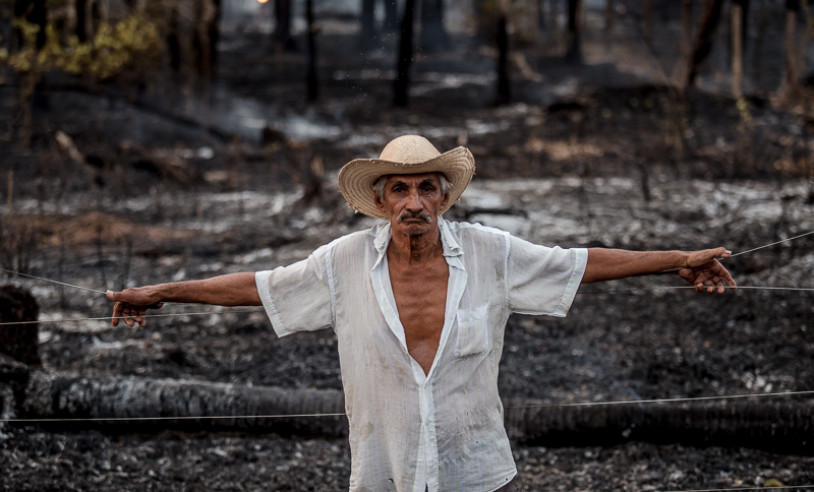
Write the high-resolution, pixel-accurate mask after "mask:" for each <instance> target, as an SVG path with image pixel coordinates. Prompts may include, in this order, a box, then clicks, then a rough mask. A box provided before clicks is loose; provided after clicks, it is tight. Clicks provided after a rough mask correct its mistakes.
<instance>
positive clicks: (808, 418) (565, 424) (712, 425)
mask: <svg viewBox="0 0 814 492" xmlns="http://www.w3.org/2000/svg"><path fill="white" fill-rule="evenodd" d="M505 408H506V410H505V412H506V422H507V427H508V429H509V432H510V435H512V434H514V437H515V438H516V439H517V440H519V441H522V442H524V443H526V444H535V443H541V444H542V443H544V444H545V445H546V446H581V445H613V444H620V443H623V442H628V441H646V442H654V443H658V444H667V443H681V444H687V445H701V446H737V447H748V448H754V449H765V450H770V451H775V452H777V451H780V452H784V453H810V452H811V451H813V450H814V408H812V405H811V402H810V401H802V402H793V401H777V402H768V401H758V400H752V401H750V400H745V401H738V402H733V401H720V402H692V403H681V404H678V403H656V404H647V405H644V404H639V405H636V404H626V405H599V406H594V405H585V406H562V407H558V406H547V405H544V404H537V405H535V404H534V403H533V402H530V401H517V402H507V404H506V407H505Z"/></svg>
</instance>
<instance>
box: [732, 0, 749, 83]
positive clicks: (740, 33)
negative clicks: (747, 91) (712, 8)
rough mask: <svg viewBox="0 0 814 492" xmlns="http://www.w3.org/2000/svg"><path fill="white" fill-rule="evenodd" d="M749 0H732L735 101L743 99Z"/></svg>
mask: <svg viewBox="0 0 814 492" xmlns="http://www.w3.org/2000/svg"><path fill="white" fill-rule="evenodd" d="M748 4H749V2H748V0H732V12H731V14H732V29H731V34H732V38H731V40H730V43H731V49H732V96H733V97H734V98H735V99H740V98H742V97H743V49H744V48H743V41H744V28H745V23H744V20H745V18H746V15H745V14H746V7H745V6H746V5H748Z"/></svg>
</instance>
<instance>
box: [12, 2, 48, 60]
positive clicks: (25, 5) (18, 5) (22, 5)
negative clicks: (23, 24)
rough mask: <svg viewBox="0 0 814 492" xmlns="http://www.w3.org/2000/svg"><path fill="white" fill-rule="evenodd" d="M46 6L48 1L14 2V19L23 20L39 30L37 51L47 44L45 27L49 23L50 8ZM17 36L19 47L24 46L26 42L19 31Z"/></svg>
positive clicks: (36, 42)
mask: <svg viewBox="0 0 814 492" xmlns="http://www.w3.org/2000/svg"><path fill="white" fill-rule="evenodd" d="M46 4H47V1H46V0H15V2H14V17H17V18H23V19H25V20H26V21H27V22H30V23H32V24H34V25H36V26H37V27H38V28H39V31H37V37H36V41H35V45H36V48H37V50H40V49H42V48H43V47H44V46H45V42H46V37H45V36H46V29H45V27H46V25H47V23H48V7H47V5H46ZM16 36H17V45H18V46H22V45H23V43H24V40H23V38H22V33H21V32H20V31H19V30H18V31H17V32H16Z"/></svg>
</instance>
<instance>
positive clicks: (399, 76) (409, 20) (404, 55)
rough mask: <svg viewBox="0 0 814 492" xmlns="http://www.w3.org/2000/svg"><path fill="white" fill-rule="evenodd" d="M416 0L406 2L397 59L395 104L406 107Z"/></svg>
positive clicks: (394, 84)
mask: <svg viewBox="0 0 814 492" xmlns="http://www.w3.org/2000/svg"><path fill="white" fill-rule="evenodd" d="M414 15H415V0H406V1H405V2H404V14H403V15H402V18H401V35H400V37H399V49H398V55H397V56H398V59H397V60H396V66H397V68H396V80H395V81H394V82H393V105H394V106H396V107H400V108H404V107H407V105H408V104H409V99H410V97H409V92H410V65H411V64H412V59H413V24H414V22H413V19H414Z"/></svg>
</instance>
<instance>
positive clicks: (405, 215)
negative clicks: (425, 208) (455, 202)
mask: <svg viewBox="0 0 814 492" xmlns="http://www.w3.org/2000/svg"><path fill="white" fill-rule="evenodd" d="M409 219H421V220H423V221H424V222H426V223H428V224H432V217H430V216H429V215H428V214H425V213H423V212H402V213H401V214H400V215H399V216H398V223H399V224H401V223H402V222H404V221H405V220H409Z"/></svg>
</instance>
